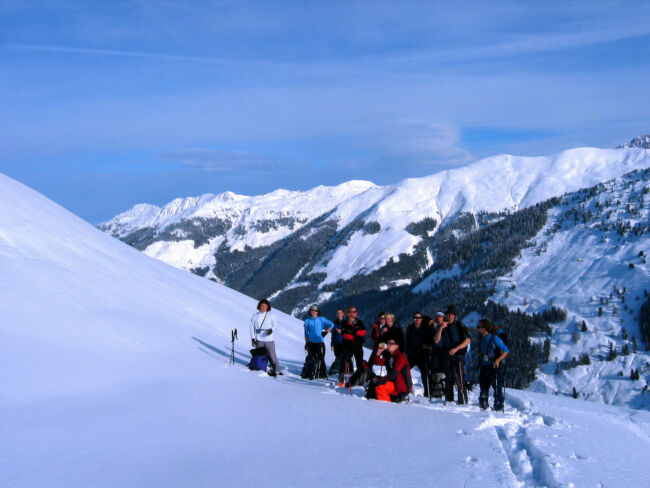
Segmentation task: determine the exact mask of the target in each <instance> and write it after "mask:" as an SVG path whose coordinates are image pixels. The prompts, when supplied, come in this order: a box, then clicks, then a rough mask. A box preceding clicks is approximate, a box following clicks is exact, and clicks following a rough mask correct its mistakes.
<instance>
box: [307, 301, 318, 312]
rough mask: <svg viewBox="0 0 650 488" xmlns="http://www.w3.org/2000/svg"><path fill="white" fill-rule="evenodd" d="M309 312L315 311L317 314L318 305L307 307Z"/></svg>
mask: <svg viewBox="0 0 650 488" xmlns="http://www.w3.org/2000/svg"><path fill="white" fill-rule="evenodd" d="M309 310H316V311H317V312H319V311H320V308H318V305H317V304H315V303H314V304H313V305H312V306H311V307H309Z"/></svg>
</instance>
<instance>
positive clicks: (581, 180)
mask: <svg viewBox="0 0 650 488" xmlns="http://www.w3.org/2000/svg"><path fill="white" fill-rule="evenodd" d="M637 139H638V138H637ZM635 141H636V139H635V140H633V141H631V142H630V143H629V144H628V146H629V147H625V148H619V149H595V148H577V149H571V150H567V151H563V152H561V153H559V154H556V155H552V156H546V157H516V156H510V155H499V156H494V157H490V158H487V159H483V160H480V161H477V162H475V163H473V164H471V165H469V166H466V167H463V168H459V169H454V170H449V171H444V172H441V173H438V174H434V175H431V176H427V177H423V178H412V179H406V180H403V181H401V182H398V183H396V184H394V185H389V186H378V185H375V184H373V183H370V182H365V181H350V182H347V183H344V184H342V185H339V186H335V187H324V186H319V187H316V188H314V189H312V190H309V191H304V192H291V191H287V190H276V191H274V192H272V193H269V194H267V195H261V196H254V197H248V196H242V195H236V194H233V193H230V192H226V193H223V194H219V195H211V194H208V195H203V196H200V197H194V198H187V199H177V200H174V201H172V202H170V203H169V204H167V205H166V206H164V207H163V208H158V207H155V206H153V205H136V206H135V207H133V208H132V209H130V210H129V211H127V212H125V213H123V214H120V215H118V216H116V217H115V218H114V219H112V220H111V221H109V222H106V223H104V224H102V225H100V226H99V227H100V229H102V230H103V231H105V232H108V233H110V234H111V235H113V236H115V237H118V238H119V239H121V240H123V241H124V242H126V243H129V244H131V245H132V246H134V247H136V248H138V249H140V250H142V251H144V252H145V253H146V254H148V255H150V256H153V257H156V258H158V259H161V260H163V261H166V262H168V263H169V264H172V265H174V266H177V267H180V268H184V269H187V270H190V271H192V272H194V273H196V274H199V275H201V276H205V277H207V278H210V279H213V280H215V281H219V282H222V283H224V284H226V285H228V286H230V287H232V288H235V289H236V290H239V291H242V292H243V293H245V294H247V295H249V296H252V297H255V298H261V297H270V298H271V300H272V302H273V303H274V305H275V306H276V307H277V308H279V309H280V310H283V311H286V312H289V313H292V314H294V315H297V316H300V315H301V314H302V313H303V311H304V309H305V308H306V307H307V306H308V305H309V304H310V303H313V302H319V303H321V304H323V305H324V311H325V313H327V314H331V315H333V312H334V309H335V308H336V307H338V306H346V305H349V304H352V303H354V304H355V305H357V306H359V307H360V308H361V309H362V311H363V314H362V316H363V318H364V319H365V320H366V321H371V320H372V318H373V317H374V316H375V314H376V313H377V312H379V311H380V310H391V311H393V312H395V313H396V315H397V316H398V319H399V320H400V321H401V322H402V323H403V324H406V323H407V322H408V321H409V317H410V315H411V313H412V312H413V311H414V310H416V309H417V310H422V311H423V312H425V313H433V312H434V311H435V310H439V309H441V308H443V307H444V306H445V305H446V304H448V303H456V304H458V305H459V307H460V308H461V310H462V314H463V316H464V317H465V318H466V319H467V321H468V322H469V324H471V325H474V323H473V322H474V321H475V319H477V318H478V317H479V315H488V316H490V317H491V318H493V319H494V320H496V321H498V322H499V323H501V324H502V325H503V326H504V327H505V328H506V329H507V330H508V331H509V334H510V335H511V338H512V341H513V342H514V343H515V344H517V348H518V350H519V352H520V354H519V356H518V357H516V358H515V357H513V358H512V360H511V363H512V366H513V371H517V373H516V375H514V374H513V377H511V378H510V379H509V383H510V385H512V386H516V387H526V386H529V385H530V386H532V388H534V389H537V390H542V391H546V392H563V393H570V392H571V391H572V389H573V388H576V389H577V392H578V394H580V395H582V396H584V397H587V398H592V399H599V400H602V401H605V402H607V403H621V404H626V405H632V406H641V405H646V404H647V405H648V406H650V402H648V401H646V399H645V397H644V396H643V395H641V388H642V387H643V386H644V385H645V383H636V384H632V383H629V384H627V385H626V387H625V388H622V389H620V390H618V389H617V388H618V387H619V386H620V382H619V383H616V382H612V381H610V379H609V378H612V377H613V376H616V375H618V373H622V374H623V375H624V376H626V377H627V376H629V375H630V374H631V370H632V369H635V368H638V367H640V368H641V369H642V370H643V369H644V368H646V369H650V366H648V364H649V363H648V360H647V355H643V354H640V353H639V354H638V355H636V356H634V358H632V359H630V358H629V357H628V358H627V359H625V360H623V359H622V354H623V352H624V351H626V350H627V351H631V350H633V349H634V348H636V349H637V351H639V350H641V349H645V347H646V342H650V336H649V335H648V334H647V333H646V332H644V330H643V328H642V327H640V325H639V323H640V315H641V312H642V310H641V307H642V305H643V304H644V303H645V302H646V300H647V296H646V294H647V293H646V291H645V289H646V288H648V290H649V291H650V268H648V267H647V265H646V263H645V257H641V256H642V255H643V256H645V254H646V253H647V252H650V246H648V244H650V242H649V241H648V237H647V233H646V232H647V223H648V212H647V208H648V206H650V199H648V192H649V191H650V186H649V184H648V171H647V167H648V166H649V164H648V161H647V159H646V157H647V156H646V154H645V152H646V151H645V150H644V149H643V148H639V147H638V141H637V142H635ZM623 289H625V290H626V291H625V292H623V291H622V290H623ZM610 295H611V296H610ZM621 300H622V301H621ZM623 302H625V303H623ZM601 307H602V310H599V309H600V308H601ZM648 307H649V309H650V304H649V305H648ZM583 322H584V323H585V324H586V327H587V330H588V331H589V333H579V332H576V330H578V329H580V330H581V329H582V328H583ZM623 330H625V333H624V332H623ZM576 334H578V336H577V337H576ZM624 336H626V337H627V338H626V339H624V338H623V337H624ZM632 338H634V341H635V344H636V346H634V345H633V343H632V342H631V341H632ZM567 339H568V341H569V342H567ZM609 347H614V350H615V351H617V352H618V355H619V359H618V362H617V361H614V362H610V361H606V360H605V359H606V356H607V353H608V348H609ZM606 349H607V351H606ZM587 357H589V359H590V362H591V366H586V365H583V366H579V364H578V363H579V361H586V358H587ZM621 361H622V362H621ZM596 365H598V366H596ZM614 369H616V371H614ZM595 371H598V373H597V372H595ZM605 371H607V372H608V373H607V374H605ZM590 385H591V386H590ZM603 391H606V392H607V393H603ZM598 395H604V397H603V398H594V397H596V396H598Z"/></svg>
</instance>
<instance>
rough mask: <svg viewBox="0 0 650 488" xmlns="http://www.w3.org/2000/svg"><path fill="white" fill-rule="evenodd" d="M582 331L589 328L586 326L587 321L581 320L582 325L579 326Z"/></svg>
mask: <svg viewBox="0 0 650 488" xmlns="http://www.w3.org/2000/svg"><path fill="white" fill-rule="evenodd" d="M580 330H581V331H582V332H587V331H588V330H589V329H588V328H587V322H585V321H584V320H583V321H582V327H581V328H580Z"/></svg>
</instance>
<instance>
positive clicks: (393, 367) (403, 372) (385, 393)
mask: <svg viewBox="0 0 650 488" xmlns="http://www.w3.org/2000/svg"><path fill="white" fill-rule="evenodd" d="M375 364H376V365H378V366H386V372H387V374H386V375H385V376H375V377H374V378H373V379H372V380H371V387H370V388H369V389H368V397H369V398H376V399H377V400H381V401H384V402H397V401H401V400H403V399H404V398H405V397H407V396H408V394H409V393H411V390H412V389H413V381H412V380H411V368H410V367H409V362H408V359H407V358H406V354H404V353H403V352H402V351H400V350H399V344H398V343H397V341H396V340H394V339H390V340H389V341H388V342H386V343H383V342H382V343H380V344H379V346H378V348H377V352H376V353H375Z"/></svg>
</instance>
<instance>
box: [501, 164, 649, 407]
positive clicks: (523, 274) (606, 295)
mask: <svg viewBox="0 0 650 488" xmlns="http://www.w3.org/2000/svg"><path fill="white" fill-rule="evenodd" d="M649 207H650V181H649V175H648V172H647V171H641V172H634V173H631V174H628V175H626V176H624V177H622V178H617V179H614V180H612V181H609V182H605V183H604V184H601V185H598V186H597V187H595V188H593V189H590V190H586V191H584V192H578V193H576V194H573V195H571V196H568V197H566V198H565V199H564V200H563V202H562V204H561V205H559V206H558V207H557V208H554V209H553V210H552V211H551V213H550V218H549V220H548V223H547V225H546V227H545V228H544V229H543V230H542V231H541V232H540V233H539V234H538V235H537V236H535V239H534V243H535V245H534V246H533V247H530V248H527V249H525V250H524V251H523V252H522V255H521V258H520V259H519V260H518V261H517V265H516V267H515V269H514V270H513V271H512V273H510V274H508V275H507V276H504V277H503V278H501V280H500V285H499V287H498V292H497V294H496V295H495V296H494V297H493V298H494V299H495V300H496V301H498V302H500V303H505V304H507V305H508V306H509V307H511V308H513V309H517V308H519V309H521V310H524V311H527V312H539V311H541V310H544V309H545V308H548V306H549V304H553V305H554V306H556V307H561V308H564V309H566V310H567V311H568V317H567V320H566V321H563V322H562V323H560V324H556V325H555V326H554V327H553V329H554V330H553V337H552V341H551V344H552V350H551V362H550V363H549V364H548V365H546V366H545V367H543V368H542V370H541V371H540V372H539V374H538V379H537V381H536V382H535V383H533V385H532V386H531V388H532V389H534V390H537V391H544V392H558V391H559V392H565V393H566V392H571V391H572V389H573V388H575V389H576V391H577V392H578V393H579V394H580V395H581V396H582V397H584V398H588V399H591V400H595V401H602V402H605V403H614V404H620V405H629V406H635V407H637V408H650V393H648V394H646V393H644V392H643V390H644V388H647V387H646V385H647V380H648V375H649V374H650V355H649V354H648V352H647V351H646V347H645V344H644V343H643V339H642V334H641V333H640V330H639V309H640V306H641V304H642V303H644V302H645V301H646V300H647V297H648V293H649V292H650V266H648V264H647V263H646V258H645V257H646V255H647V253H648V252H649V251H650V236H649V235H648V230H649V227H650V225H649V224H650V213H649V210H648V208H649ZM583 322H584V324H583ZM583 329H585V330H583ZM635 344H636V346H635ZM610 345H611V346H612V347H613V348H614V350H615V351H616V352H617V354H618V357H617V358H616V359H615V360H612V361H607V360H606V359H607V356H608V355H609V349H610ZM624 352H629V355H627V354H626V355H623V353H624ZM584 355H586V356H588V357H589V358H590V364H588V365H587V364H585V365H579V366H577V367H575V366H574V367H571V368H570V369H567V370H564V368H562V367H561V366H562V363H563V362H564V364H565V365H566V363H570V362H571V361H572V360H574V358H575V360H579V359H580V356H583V357H584ZM575 360H574V361H575ZM632 369H639V371H640V374H641V378H640V380H639V381H631V380H630V373H631V370H632Z"/></svg>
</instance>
